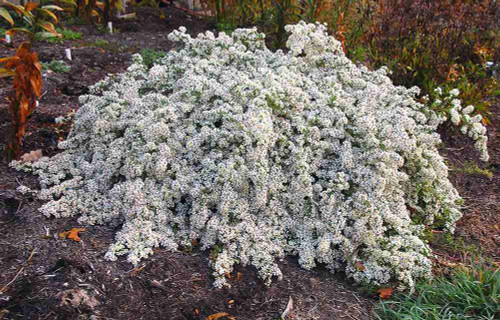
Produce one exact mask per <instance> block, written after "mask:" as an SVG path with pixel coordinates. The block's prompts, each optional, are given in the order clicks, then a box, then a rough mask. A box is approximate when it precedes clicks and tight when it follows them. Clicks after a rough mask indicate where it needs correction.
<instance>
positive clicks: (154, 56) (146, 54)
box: [141, 48, 166, 68]
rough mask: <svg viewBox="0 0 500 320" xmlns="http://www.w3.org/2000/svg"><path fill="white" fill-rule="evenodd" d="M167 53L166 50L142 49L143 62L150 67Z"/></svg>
mask: <svg viewBox="0 0 500 320" xmlns="http://www.w3.org/2000/svg"><path fill="white" fill-rule="evenodd" d="M165 55H166V53H165V52H164V51H156V50H153V49H150V48H146V49H142V50H141V56H142V63H144V65H145V66H147V67H148V68H151V67H152V66H153V63H154V62H155V61H156V60H158V59H160V58H163V57H164V56H165Z"/></svg>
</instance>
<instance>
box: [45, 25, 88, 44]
mask: <svg viewBox="0 0 500 320" xmlns="http://www.w3.org/2000/svg"><path fill="white" fill-rule="evenodd" d="M56 31H57V32H58V33H60V34H61V37H50V38H45V39H43V40H44V41H46V42H48V43H62V42H64V40H79V39H81V38H82V33H81V32H78V31H73V30H70V29H64V30H61V29H59V28H57V29H56Z"/></svg>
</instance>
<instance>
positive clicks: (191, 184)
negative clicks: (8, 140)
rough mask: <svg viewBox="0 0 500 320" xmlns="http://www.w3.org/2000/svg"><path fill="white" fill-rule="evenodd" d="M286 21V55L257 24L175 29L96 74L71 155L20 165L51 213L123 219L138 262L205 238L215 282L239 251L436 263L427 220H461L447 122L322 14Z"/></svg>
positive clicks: (380, 270)
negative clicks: (268, 43)
mask: <svg viewBox="0 0 500 320" xmlns="http://www.w3.org/2000/svg"><path fill="white" fill-rule="evenodd" d="M287 30H288V31H289V32H291V36H290V38H289V40H288V48H289V49H290V50H289V52H288V53H284V52H282V51H277V52H271V51H270V50H268V49H267V48H266V47H265V44H264V35H263V34H259V33H258V32H257V31H256V30H255V29H240V30H236V31H235V32H234V33H233V34H232V35H231V36H228V35H225V34H224V33H221V34H220V35H219V36H218V37H214V35H213V34H212V33H210V32H207V33H206V34H204V35H199V36H198V37H197V38H191V37H190V36H189V35H188V34H186V33H185V29H184V28H181V29H180V31H174V32H173V33H172V34H170V35H169V38H170V39H171V40H175V41H180V42H181V43H182V49H180V50H177V51H172V52H169V53H168V54H167V55H166V56H165V57H164V58H162V59H161V60H160V61H159V62H157V63H156V65H154V66H153V67H152V68H151V69H150V70H147V69H146V68H145V66H144V65H143V64H142V63H141V59H140V57H139V56H135V59H136V60H135V63H134V64H133V65H132V66H131V67H130V68H129V70H128V71H127V72H126V73H124V74H121V75H119V76H114V77H111V78H109V79H107V80H105V81H103V82H100V83H98V84H97V85H95V86H94V87H93V88H92V89H91V94H90V95H87V96H83V97H82V98H81V102H82V103H83V106H82V107H81V108H80V109H79V111H78V112H77V114H76V119H75V123H74V125H73V129H72V131H71V133H70V135H69V137H68V139H67V140H66V141H64V142H62V143H61V144H60V147H61V148H62V149H64V151H63V152H62V153H59V154H57V155H55V156H54V157H51V158H47V157H44V158H42V159H41V160H39V161H38V162H36V163H34V164H29V163H24V164H22V163H13V165H14V166H16V167H17V168H24V169H27V170H32V171H33V172H34V173H36V174H37V175H39V177H40V183H41V187H42V190H41V192H40V193H39V196H40V198H42V199H46V200H48V202H47V203H46V204H45V205H44V206H43V207H42V208H41V209H40V210H41V212H43V213H44V214H46V215H48V216H55V217H68V216H73V215H78V216H79V221H80V222H81V223H82V224H102V223H120V224H123V226H122V228H121V230H120V231H119V232H118V234H117V236H116V242H115V243H114V244H113V245H112V246H111V248H110V249H109V252H108V253H107V255H106V256H107V258H109V259H111V260H114V259H116V257H117V256H118V255H124V254H126V255H127V256H128V260H129V261H130V262H132V263H134V264H136V263H138V261H139V260H140V259H142V258H145V257H147V256H148V255H150V254H151V253H152V252H153V251H152V249H153V248H154V247H158V246H162V247H165V248H167V249H170V250H176V249H178V247H179V245H182V246H189V245H190V244H191V241H192V240H194V239H197V240H198V241H199V243H200V245H201V248H202V249H211V248H218V254H217V255H216V257H215V259H214V260H213V261H212V262H211V263H212V264H213V269H214V274H215V278H216V281H215V285H216V286H222V285H224V284H227V283H226V278H225V274H226V273H230V272H231V271H232V268H233V265H234V264H236V263H240V264H243V265H253V266H255V267H256V268H257V269H258V271H259V273H260V275H261V276H262V278H263V279H264V280H265V281H266V282H267V283H269V282H270V281H271V278H272V277H273V276H277V277H278V278H279V277H280V276H281V272H280V270H279V269H278V266H277V264H276V260H277V259H279V258H283V257H284V256H286V255H298V256H299V263H300V264H301V266H303V267H304V268H306V269H310V268H313V267H314V266H315V264H316V263H317V262H320V263H324V264H326V265H327V266H328V267H329V268H330V269H331V270H332V271H335V270H343V271H345V272H346V273H347V275H349V276H350V277H352V278H353V279H354V280H356V281H358V282H364V281H366V282H370V283H373V284H383V283H387V282H393V281H394V282H398V283H400V284H402V286H406V287H412V286H413V283H414V281H415V279H417V278H420V277H425V276H429V275H430V271H431V262H430V260H429V255H430V250H429V247H428V246H427V245H426V244H425V243H424V241H423V240H422V239H421V236H422V232H423V230H424V229H425V228H426V227H427V226H431V225H433V224H435V223H439V224H440V225H442V226H444V227H446V228H447V229H449V230H453V227H454V225H455V222H456V221H457V219H458V218H459V217H460V212H459V205H458V203H459V201H460V198H459V195H458V193H457V191H456V190H455V188H454V187H453V186H452V185H451V183H450V181H449V180H448V177H447V174H448V168H447V167H446V165H445V163H444V161H443V158H442V157H441V156H440V155H439V153H438V150H437V146H438V145H439V143H440V137H439V135H438V134H437V133H436V132H435V131H436V128H437V126H438V125H439V124H440V123H441V122H442V121H444V120H445V119H444V118H443V117H442V116H438V115H436V114H435V113H433V112H430V111H429V109H428V108H427V107H426V106H425V105H423V104H420V103H418V102H416V100H415V96H416V94H418V89H416V88H412V89H406V88H404V87H396V86H394V85H393V84H392V83H391V81H390V80H389V78H388V77H387V76H386V71H385V70H384V69H381V70H378V71H375V72H372V71H369V70H368V69H367V68H365V67H357V66H355V65H354V64H353V63H352V62H351V61H350V60H349V59H347V58H346V57H345V56H344V54H343V53H342V49H341V45H340V43H339V42H337V41H336V40H335V39H334V38H332V37H329V36H327V34H326V28H325V27H324V26H323V25H313V24H305V23H300V24H298V25H294V26H288V27H287ZM424 111H425V112H424Z"/></svg>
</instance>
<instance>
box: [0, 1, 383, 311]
mask: <svg viewBox="0 0 500 320" xmlns="http://www.w3.org/2000/svg"><path fill="white" fill-rule="evenodd" d="M163 10H164V12H165V15H166V17H167V20H166V21H164V20H161V19H159V18H158V16H157V15H156V13H155V12H154V11H153V10H151V9H148V8H139V10H138V19H137V20H132V21H114V22H113V24H114V27H115V28H117V29H119V30H120V31H119V32H118V33H115V34H112V35H111V34H107V33H101V32H99V30H98V29H97V28H96V27H95V26H93V25H90V26H89V25H84V26H67V28H70V29H72V30H75V31H80V32H82V33H83V35H84V36H83V39H81V40H74V41H65V42H64V43H62V44H56V45H55V44H48V43H43V42H39V43H38V44H36V46H35V48H34V49H35V50H36V51H37V52H38V53H39V58H40V60H41V61H44V62H49V61H51V60H64V49H65V48H68V47H70V48H72V55H73V60H72V61H66V62H67V64H69V65H70V66H71V71H70V72H69V73H62V74H57V73H48V74H47V75H46V76H45V77H44V89H43V92H42V94H43V97H42V99H41V101H40V106H39V108H37V109H36V111H35V112H34V114H33V116H32V119H31V121H30V123H29V125H28V128H27V134H26V136H25V139H24V145H23V152H30V151H33V150H37V149H42V150H43V154H44V155H52V154H55V153H56V152H57V142H58V134H57V132H56V130H55V124H54V119H55V118H56V117H58V116H60V115H64V114H66V113H67V112H69V111H70V110H71V109H77V108H78V96H79V95H81V94H85V93H86V92H87V90H88V89H87V87H88V86H89V85H92V84H94V83H95V82H97V81H99V80H101V79H103V78H104V77H106V76H107V75H108V74H112V73H118V72H123V71H124V70H125V69H126V68H127V67H128V65H130V62H131V55H132V54H133V53H136V52H139V51H140V50H141V49H142V48H152V49H156V50H163V51H167V50H169V49H170V48H171V47H172V43H170V42H169V41H168V39H167V35H168V33H169V32H170V31H172V30H173V29H176V28H178V27H179V26H181V25H184V26H186V27H188V30H189V32H190V33H191V34H197V33H199V32H202V31H205V30H211V29H213V27H214V25H213V23H212V22H211V21H207V20H200V19H198V18H196V17H191V16H189V15H187V14H185V13H184V12H182V11H179V10H177V9H175V8H172V7H167V8H164V9H163ZM96 40H106V41H108V44H106V45H103V46H96V45H95V43H96ZM101 42H102V41H101ZM14 50H15V49H14V47H6V46H3V47H1V46H0V56H7V55H10V54H12V53H13V52H14ZM9 89H10V83H9V82H8V80H7V79H0V95H1V96H2V97H5V96H6V95H7V94H8V92H9ZM9 128H10V122H9V116H8V111H7V108H6V103H5V100H4V99H2V100H1V101H0V137H1V138H0V147H1V148H0V149H1V150H0V292H1V293H0V319H4V320H6V319H134V320H135V319H172V320H176V319H178V320H181V319H206V318H207V317H208V316H210V315H212V314H216V313H219V312H225V313H228V314H230V315H231V316H234V317H236V319H238V320H245V319H249V320H250V319H253V320H254V319H262V320H264V319H266V320H267V319H278V318H279V317H280V315H281V314H282V312H283V311H284V310H285V308H286V307H287V304H288V302H289V299H290V298H292V299H293V315H294V318H295V319H302V320H306V319H311V320H312V319H372V316H371V309H372V305H373V303H374V302H375V301H376V300H375V299H374V298H375V296H374V295H373V294H367V293H362V292H361V291H360V289H359V288H357V287H355V286H354V285H353V284H352V283H350V282H348V281H346V280H345V279H344V278H345V277H344V276H342V275H332V274H330V273H329V272H328V271H327V270H326V269H325V268H321V267H319V268H316V269H315V270H313V271H306V270H303V269H301V268H300V267H299V265H298V263H297V259H295V258H287V259H285V260H284V261H282V262H280V265H281V269H282V271H283V274H284V279H283V280H282V281H275V282H274V283H273V284H272V285H271V286H270V287H266V286H265V285H264V284H263V283H262V281H261V280H260V279H259V278H258V277H257V273H256V270H255V269H254V268H251V267H241V266H238V267H237V268H236V270H235V272H234V273H233V275H231V277H232V278H231V280H230V282H231V284H232V287H231V288H230V289H227V288H226V289H221V290H217V289H215V288H213V285H212V284H213V278H212V276H211V274H212V271H211V270H210V268H209V266H208V265H209V256H208V253H207V252H198V251H194V252H189V253H188V252H175V253H173V252H167V251H165V250H162V249H158V250H155V251H156V253H155V254H154V255H153V256H152V257H150V258H149V259H146V260H144V261H143V262H142V263H141V264H140V266H139V267H137V268H136V269H134V267H133V266H132V265H131V264H130V263H128V262H126V261H125V260H124V259H120V260H119V261H117V262H110V261H107V260H105V259H104V254H105V253H106V251H107V248H108V246H109V245H110V244H111V243H112V242H113V238H114V234H115V232H116V231H117V230H116V227H113V226H80V225H78V223H77V219H76V218H60V219H54V218H46V217H44V216H42V215H41V214H40V213H39V212H38V211H37V209H38V208H39V207H40V206H41V204H42V203H41V202H40V201H38V200H37V199H35V198H33V197H31V196H29V195H22V194H20V193H18V192H16V188H17V187H18V186H19V185H20V184H23V185H26V186H29V187H32V188H38V182H37V180H36V178H35V177H33V176H31V175H29V174H25V173H22V172H17V171H15V170H13V169H10V168H9V167H8V165H7V161H6V159H5V154H4V151H3V150H4V147H5V143H6V141H7V136H8V133H9ZM65 129H67V128H65ZM78 227H84V228H86V231H84V232H81V233H80V238H81V239H82V241H80V242H76V241H73V240H68V239H64V240H63V239H60V238H59V233H61V232H65V231H68V230H71V229H72V228H78ZM220 319H223V318H220ZM224 319H228V318H224Z"/></svg>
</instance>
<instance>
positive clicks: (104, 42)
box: [92, 39, 109, 48]
mask: <svg viewBox="0 0 500 320" xmlns="http://www.w3.org/2000/svg"><path fill="white" fill-rule="evenodd" d="M92 45H93V46H94V47H99V48H103V47H106V46H108V45H109V41H108V40H104V39H97V40H96V41H94V43H93V44H92Z"/></svg>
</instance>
